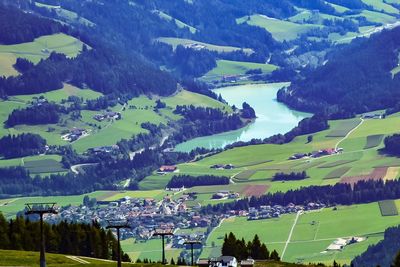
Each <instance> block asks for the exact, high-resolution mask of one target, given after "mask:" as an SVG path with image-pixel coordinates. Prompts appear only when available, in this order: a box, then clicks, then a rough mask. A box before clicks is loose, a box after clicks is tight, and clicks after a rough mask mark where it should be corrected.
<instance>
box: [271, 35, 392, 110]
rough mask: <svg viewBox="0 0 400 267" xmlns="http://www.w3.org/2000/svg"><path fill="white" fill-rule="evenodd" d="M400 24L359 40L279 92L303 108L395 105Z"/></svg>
mask: <svg viewBox="0 0 400 267" xmlns="http://www.w3.org/2000/svg"><path fill="white" fill-rule="evenodd" d="M399 49H400V28H395V29H393V30H391V31H385V32H382V33H381V34H377V35H374V36H373V37H371V38H370V39H361V40H355V41H354V42H353V43H352V44H351V45H349V46H348V47H342V48H341V49H339V50H338V51H336V52H334V53H332V54H331V55H330V56H329V59H328V62H327V63H326V64H325V65H324V66H321V67H319V68H317V69H316V70H315V71H312V70H311V71H308V72H305V73H304V79H299V80H297V81H295V82H293V83H292V85H291V86H290V87H289V88H288V89H286V90H281V91H280V93H279V96H278V97H279V100H280V101H283V102H285V103H286V104H288V105H290V106H292V107H294V108H297V109H301V110H308V111H314V112H317V111H324V110H325V111H328V112H329V113H331V114H339V115H338V116H351V115H352V114H354V113H362V112H367V111H371V110H377V109H385V108H390V107H393V106H394V105H395V104H396V103H397V102H398V101H399V100H400V91H399V90H398V84H399V80H400V77H399V76H398V75H394V76H392V73H391V71H392V70H393V69H395V68H396V67H397V66H398V64H399V62H398V53H399Z"/></svg>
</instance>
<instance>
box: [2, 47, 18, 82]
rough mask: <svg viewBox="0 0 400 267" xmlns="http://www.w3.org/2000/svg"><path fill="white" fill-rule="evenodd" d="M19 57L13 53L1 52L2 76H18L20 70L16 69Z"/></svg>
mask: <svg viewBox="0 0 400 267" xmlns="http://www.w3.org/2000/svg"><path fill="white" fill-rule="evenodd" d="M16 60H17V58H16V56H15V55H14V54H11V53H1V54H0V76H6V77H8V76H16V75H18V74H19V73H18V71H17V70H15V69H14V67H13V65H14V64H15V62H16Z"/></svg>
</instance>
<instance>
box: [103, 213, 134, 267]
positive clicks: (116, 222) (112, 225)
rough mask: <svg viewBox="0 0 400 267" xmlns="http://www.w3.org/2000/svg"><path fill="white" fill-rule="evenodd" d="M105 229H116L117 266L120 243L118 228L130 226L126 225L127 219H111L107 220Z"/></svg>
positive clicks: (119, 259)
mask: <svg viewBox="0 0 400 267" xmlns="http://www.w3.org/2000/svg"><path fill="white" fill-rule="evenodd" d="M106 228H107V229H116V230H117V240H118V248H117V254H118V255H117V267H121V266H122V264H121V245H120V230H121V229H127V228H131V227H130V226H129V225H128V222H127V221H121V220H112V221H108V225H107V226H106Z"/></svg>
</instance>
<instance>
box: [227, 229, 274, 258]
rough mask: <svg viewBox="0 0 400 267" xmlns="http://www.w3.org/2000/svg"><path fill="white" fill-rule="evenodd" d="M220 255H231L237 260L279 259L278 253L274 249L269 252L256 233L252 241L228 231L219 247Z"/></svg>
mask: <svg viewBox="0 0 400 267" xmlns="http://www.w3.org/2000/svg"><path fill="white" fill-rule="evenodd" d="M221 253H222V256H233V257H235V258H236V259H237V260H238V261H240V260H246V259H248V258H252V259H254V260H273V261H280V257H279V254H278V252H277V251H276V250H273V251H272V252H270V251H269V250H268V248H267V246H266V245H265V244H264V243H261V241H260V238H259V237H258V235H255V236H254V238H253V240H252V241H248V242H247V243H246V241H245V240H244V238H242V239H237V238H236V236H235V235H234V234H233V233H232V232H230V233H229V234H228V235H227V234H225V237H224V243H223V244H222V248H221Z"/></svg>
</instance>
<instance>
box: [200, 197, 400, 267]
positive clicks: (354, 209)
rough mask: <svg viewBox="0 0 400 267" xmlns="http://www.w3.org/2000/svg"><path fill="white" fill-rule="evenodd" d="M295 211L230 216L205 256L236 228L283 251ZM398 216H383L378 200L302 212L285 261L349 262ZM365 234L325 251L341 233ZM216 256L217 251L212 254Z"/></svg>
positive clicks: (239, 234) (215, 233)
mask: <svg viewBox="0 0 400 267" xmlns="http://www.w3.org/2000/svg"><path fill="white" fill-rule="evenodd" d="M294 217H295V215H294V214H289V215H283V216H282V217H281V218H278V219H267V220H258V221H247V219H246V218H245V217H235V218H230V219H226V220H225V221H224V222H223V223H222V224H221V226H220V227H219V228H216V229H215V230H214V231H213V232H212V233H211V235H210V237H209V238H208V240H207V245H208V246H210V247H211V245H212V244H214V245H215V247H216V248H214V249H207V250H205V251H204V252H203V255H202V256H204V257H206V256H209V255H211V254H212V253H218V252H219V248H220V245H221V244H222V242H223V237H224V235H225V234H226V233H229V232H231V231H232V232H234V233H235V235H236V236H237V237H239V238H241V237H244V238H245V239H246V240H249V239H252V238H253V236H254V235H255V234H258V235H259V237H260V239H261V241H262V242H265V243H266V244H267V247H268V248H269V249H270V250H272V249H277V251H278V252H279V253H280V254H281V253H282V250H283V246H284V244H285V243H286V241H287V239H288V236H289V232H290V230H291V228H292V227H293V223H294ZM398 219H399V217H398V216H385V217H383V216H381V212H380V209H379V205H378V203H377V202H375V203H370V204H363V205H352V206H339V207H338V208H337V210H333V209H332V208H326V209H323V210H320V211H315V212H307V213H305V214H303V215H300V217H299V219H298V221H297V223H296V225H295V226H294V231H293V234H292V237H291V239H290V242H289V245H288V247H287V250H286V253H285V254H284V258H283V260H284V261H289V262H301V263H308V262H314V263H316V262H323V263H327V264H331V263H332V262H333V260H336V261H338V262H340V263H349V262H350V261H351V260H352V259H353V258H354V257H355V256H356V255H358V254H360V253H361V252H363V251H365V249H366V248H367V247H368V246H369V245H371V244H375V243H377V242H378V241H379V240H381V239H382V238H383V231H384V230H385V229H386V228H388V227H390V226H394V225H397V224H398ZM352 236H364V237H367V240H366V241H363V242H361V243H358V244H353V245H350V246H347V247H345V248H344V249H343V250H342V251H338V252H328V253H325V254H321V253H320V252H322V251H324V250H325V249H326V248H327V247H328V246H329V244H330V243H331V242H332V241H333V240H335V239H336V238H339V237H352ZM211 256H215V255H211Z"/></svg>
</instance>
